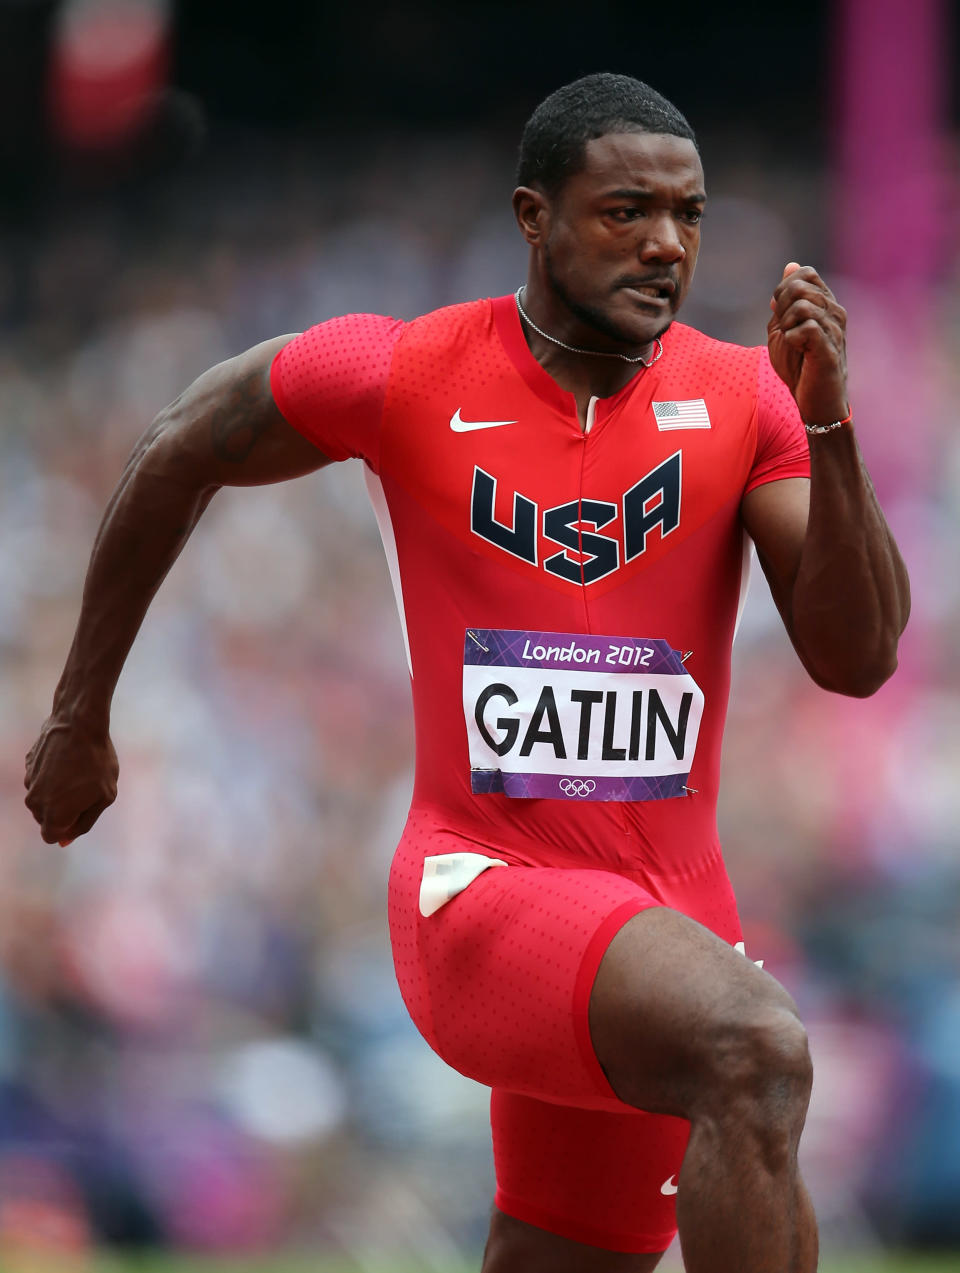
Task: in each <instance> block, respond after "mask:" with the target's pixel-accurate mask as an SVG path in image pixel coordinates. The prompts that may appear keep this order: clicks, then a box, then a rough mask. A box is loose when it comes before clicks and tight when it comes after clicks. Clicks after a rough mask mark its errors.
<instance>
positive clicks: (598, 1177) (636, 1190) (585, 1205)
mask: <svg viewBox="0 0 960 1273" xmlns="http://www.w3.org/2000/svg"><path fill="white" fill-rule="evenodd" d="M490 1119H491V1125H492V1128H493V1152H494V1162H495V1165H496V1173H497V1193H496V1199H495V1202H496V1206H497V1208H498V1210H499V1211H500V1212H502V1213H504V1214H505V1215H507V1216H510V1217H512V1218H513V1219H515V1220H519V1221H522V1222H524V1223H525V1224H527V1225H531V1226H535V1227H536V1228H538V1229H541V1230H546V1231H548V1232H549V1233H552V1234H555V1235H558V1236H559V1237H562V1238H564V1239H566V1240H567V1241H569V1242H573V1243H576V1244H578V1245H581V1244H582V1245H586V1246H589V1247H595V1248H598V1249H599V1250H602V1251H604V1252H607V1253H609V1252H619V1253H621V1254H634V1255H639V1254H643V1253H658V1252H662V1251H664V1250H666V1248H667V1247H668V1246H669V1245H670V1242H671V1241H672V1239H673V1236H674V1234H675V1232H676V1206H675V1203H676V1198H675V1195H676V1187H677V1185H676V1178H677V1175H678V1173H679V1171H680V1167H681V1164H682V1162H683V1155H684V1152H685V1150H686V1146H687V1139H688V1136H689V1130H690V1126H689V1124H688V1123H687V1122H686V1121H685V1120H683V1119H679V1118H669V1117H664V1116H659V1115H655V1114H647V1113H644V1112H642V1111H640V1110H630V1111H629V1112H624V1113H612V1112H607V1111H601V1110H584V1109H575V1108H571V1107H569V1106H559V1105H553V1104H550V1103H548V1102H545V1101H538V1100H534V1099H532V1098H530V1097H526V1096H518V1095H517V1094H516V1093H513V1092H503V1091H499V1090H497V1091H494V1092H493V1094H492V1098H491V1104H490ZM515 1239H516V1234H515ZM588 1267H591V1268H592V1267H594V1266H593V1265H592V1264H591V1265H589V1266H588ZM596 1267H598V1268H607V1267H615V1268H620V1267H623V1268H632V1267H633V1265H631V1264H627V1263H624V1264H623V1265H622V1266H621V1265H619V1264H613V1265H609V1264H604V1263H598V1264H597V1266H596ZM638 1267H640V1266H638Z"/></svg>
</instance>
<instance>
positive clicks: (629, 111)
mask: <svg viewBox="0 0 960 1273" xmlns="http://www.w3.org/2000/svg"><path fill="white" fill-rule="evenodd" d="M608 133H663V134H665V135H667V136H670V137H683V138H684V139H685V140H686V141H689V142H692V143H693V145H694V147H696V144H697V139H696V137H695V136H694V132H693V129H692V128H691V127H690V125H689V124H688V123H687V121H686V119H684V117H683V115H681V114H680V112H679V111H678V110H677V108H676V106H674V105H673V103H672V102H668V101H667V99H666V98H665V97H663V96H662V95H661V94H660V93H658V92H657V90H656V89H655V88H651V87H650V85H649V84H644V82H643V81H642V80H635V79H634V78H633V76H631V75H613V74H611V73H609V72H607V71H601V72H599V73H598V74H596V75H584V76H583V77H582V78H581V79H579V80H574V81H573V83H572V84H564V86H563V87H562V88H558V89H557V90H556V91H555V92H553V93H551V94H550V96H549V97H545V98H544V99H543V101H542V102H541V103H540V105H539V106H538V107H537V109H536V110H535V111H534V112H533V114H532V115H531V116H530V118H529V119H528V120H527V122H526V125H525V126H524V130H523V135H522V136H521V138H520V158H519V160H518V162H517V185H518V186H537V187H538V188H539V189H540V190H542V191H544V193H545V194H549V195H555V194H557V193H558V192H559V190H560V187H561V186H562V185H563V183H564V182H565V181H566V179H567V178H568V177H569V176H571V175H572V174H573V173H575V172H579V171H580V170H581V169H582V168H583V165H584V159H585V150H586V144H587V142H588V141H593V140H594V139H595V138H597V137H604V136H606V135H607V134H608Z"/></svg>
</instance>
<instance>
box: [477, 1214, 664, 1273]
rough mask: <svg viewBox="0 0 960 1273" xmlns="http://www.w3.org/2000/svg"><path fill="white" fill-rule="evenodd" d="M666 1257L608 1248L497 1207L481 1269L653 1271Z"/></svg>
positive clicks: (500, 1272) (503, 1272) (498, 1272)
mask: <svg viewBox="0 0 960 1273" xmlns="http://www.w3.org/2000/svg"><path fill="white" fill-rule="evenodd" d="M662 1257H663V1252H662V1251H656V1252H653V1253H651V1254H649V1255H646V1254H645V1255H626V1254H624V1253H623V1252H620V1251H604V1250H601V1249H600V1248H599V1247H595V1246H587V1245H586V1243H583V1242H574V1241H572V1240H571V1239H570V1238H561V1237H558V1236H557V1234H555V1233H549V1232H548V1231H547V1230H546V1229H538V1228H535V1227H534V1225H532V1224H525V1223H524V1222H523V1221H522V1220H515V1219H514V1218H513V1216H508V1215H504V1213H503V1212H502V1211H497V1210H496V1209H494V1212H493V1217H492V1219H491V1221H490V1236H489V1238H488V1239H487V1246H486V1250H485V1251H484V1254H483V1268H482V1271H481V1273H653V1270H654V1269H655V1268H656V1267H657V1265H658V1264H659V1263H660V1260H661V1259H662Z"/></svg>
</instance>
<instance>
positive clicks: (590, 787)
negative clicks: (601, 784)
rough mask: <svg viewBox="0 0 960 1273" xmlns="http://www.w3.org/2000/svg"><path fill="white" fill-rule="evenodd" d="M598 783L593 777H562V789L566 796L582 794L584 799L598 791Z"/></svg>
mask: <svg viewBox="0 0 960 1273" xmlns="http://www.w3.org/2000/svg"><path fill="white" fill-rule="evenodd" d="M596 789H597V784H596V783H595V782H594V781H593V779H592V778H561V779H560V790H561V791H562V792H563V794H564V795H565V796H580V798H581V799H583V798H584V797H585V796H589V795H590V793H591V792H593V791H596Z"/></svg>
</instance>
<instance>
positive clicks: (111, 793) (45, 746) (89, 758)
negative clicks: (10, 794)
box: [23, 714, 120, 845]
mask: <svg viewBox="0 0 960 1273" xmlns="http://www.w3.org/2000/svg"><path fill="white" fill-rule="evenodd" d="M119 773H120V765H119V764H118V762H117V753H116V752H115V751H114V748H113V743H112V742H111V741H110V736H109V734H107V733H106V732H105V731H104V732H103V733H99V732H98V731H94V730H91V729H90V728H89V727H87V726H83V725H79V724H75V723H74V722H72V721H70V720H65V719H63V718H62V717H58V716H57V715H56V714H54V715H52V716H49V717H48V718H47V720H46V721H44V723H43V728H42V729H41V730H40V737H39V738H38V739H37V741H36V742H35V743H34V744H33V746H32V747H31V748H30V750H29V751H28V752H27V771H26V775H25V777H24V780H23V785H24V786H25V787H26V788H27V798H26V801H25V803H26V806H27V808H28V809H29V810H30V812H31V813H32V814H33V816H34V817H35V818H36V820H37V821H38V822H39V823H40V835H41V836H42V837H43V839H44V840H45V841H46V842H47V844H53V843H54V842H59V843H60V844H64V845H66V844H69V843H70V841H71V840H73V839H75V838H76V837H77V836H78V835H84V834H85V833H86V832H87V831H89V830H90V828H91V827H92V826H93V824H94V823H95V822H96V820H97V818H99V817H100V814H101V813H103V811H104V809H106V808H107V807H108V805H111V804H113V802H114V800H116V798H117V777H118V775H119Z"/></svg>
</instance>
